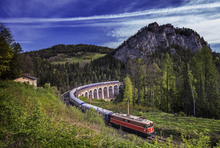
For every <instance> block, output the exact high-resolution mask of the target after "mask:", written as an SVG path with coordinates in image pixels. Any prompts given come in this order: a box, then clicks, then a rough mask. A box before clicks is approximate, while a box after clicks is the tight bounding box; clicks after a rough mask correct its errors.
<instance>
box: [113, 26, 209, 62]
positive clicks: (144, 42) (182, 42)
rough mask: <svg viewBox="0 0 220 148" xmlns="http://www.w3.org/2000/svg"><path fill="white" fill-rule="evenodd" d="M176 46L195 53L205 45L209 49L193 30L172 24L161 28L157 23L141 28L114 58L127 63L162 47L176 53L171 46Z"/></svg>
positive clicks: (118, 49) (120, 48)
mask: <svg viewBox="0 0 220 148" xmlns="http://www.w3.org/2000/svg"><path fill="white" fill-rule="evenodd" d="M175 44H178V45H179V46H181V47H183V48H189V49H190V50H192V51H193V52H196V51H197V50H198V49H199V48H200V49H201V48H202V47H203V46H204V45H206V46H208V47H209V45H208V43H207V42H206V41H205V40H204V39H203V37H200V35H199V34H198V33H197V32H195V31H193V30H192V29H188V28H174V27H173V26H172V25H171V24H166V25H161V26H159V25H158V24H157V23H156V22H155V23H151V24H149V25H148V26H145V27H143V28H141V30H139V31H138V32H137V33H136V34H135V35H134V36H131V37H130V38H129V39H128V40H126V41H124V43H122V44H121V45H120V46H119V47H118V48H117V52H116V53H115V55H114V57H115V58H116V59H119V60H120V61H122V62H124V63H125V62H126V61H127V59H128V58H139V57H140V58H143V57H145V56H147V55H148V54H151V53H152V52H155V50H159V49H160V48H161V47H163V48H170V49H171V51H173V52H175V49H174V48H172V46H171V45H175Z"/></svg>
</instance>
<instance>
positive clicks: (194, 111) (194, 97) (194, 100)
mask: <svg viewBox="0 0 220 148" xmlns="http://www.w3.org/2000/svg"><path fill="white" fill-rule="evenodd" d="M187 67H188V68H187V69H188V75H189V83H190V86H191V91H192V95H193V104H194V117H195V116H196V106H195V97H194V92H193V89H192V82H191V78H190V74H189V66H187Z"/></svg>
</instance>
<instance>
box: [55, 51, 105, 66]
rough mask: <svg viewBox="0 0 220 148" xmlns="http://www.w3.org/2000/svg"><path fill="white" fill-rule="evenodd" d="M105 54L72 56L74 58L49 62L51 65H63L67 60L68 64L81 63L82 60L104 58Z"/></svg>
mask: <svg viewBox="0 0 220 148" xmlns="http://www.w3.org/2000/svg"><path fill="white" fill-rule="evenodd" d="M105 55H106V54H102V53H89V54H86V55H83V56H80V57H79V56H74V57H69V58H65V59H63V60H61V61H53V62H51V64H58V63H60V64H65V63H66V62H67V60H68V59H69V60H70V61H71V62H70V63H78V62H79V63H81V62H82V61H83V60H89V61H91V60H95V59H98V58H100V57H103V56H105Z"/></svg>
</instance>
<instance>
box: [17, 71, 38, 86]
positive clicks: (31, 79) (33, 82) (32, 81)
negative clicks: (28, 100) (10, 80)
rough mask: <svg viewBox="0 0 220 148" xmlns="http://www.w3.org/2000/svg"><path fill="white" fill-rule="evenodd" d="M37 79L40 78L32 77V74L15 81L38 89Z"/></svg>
mask: <svg viewBox="0 0 220 148" xmlns="http://www.w3.org/2000/svg"><path fill="white" fill-rule="evenodd" d="M37 79H38V78H35V77H33V76H30V73H25V74H23V75H22V76H21V77H19V78H17V79H15V80H14V81H15V82H21V83H23V82H28V83H29V84H31V85H34V86H36V87H37Z"/></svg>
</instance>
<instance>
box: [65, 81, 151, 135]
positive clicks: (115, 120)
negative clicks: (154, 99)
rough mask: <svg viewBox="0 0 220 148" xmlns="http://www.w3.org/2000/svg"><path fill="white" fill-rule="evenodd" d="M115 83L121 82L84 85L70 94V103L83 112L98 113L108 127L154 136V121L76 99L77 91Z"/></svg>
mask: <svg viewBox="0 0 220 148" xmlns="http://www.w3.org/2000/svg"><path fill="white" fill-rule="evenodd" d="M115 82H119V81H110V82H103V83H95V84H90V85H84V86H81V87H78V88H74V89H72V90H71V91H70V92H69V96H70V103H71V104H72V105H74V106H76V107H77V108H80V109H81V110H82V112H86V111H87V110H89V109H91V108H93V109H94V110H95V111H96V112H98V113H99V114H101V115H102V116H103V119H104V122H105V124H106V125H109V126H112V127H116V128H121V129H124V130H127V131H131V132H133V133H135V134H137V135H145V136H149V135H152V134H153V133H154V123H153V122H152V121H150V120H147V119H146V118H143V117H138V116H134V115H129V114H122V113H114V112H112V111H110V110H107V109H103V108H100V107H97V106H94V105H91V104H87V103H85V102H83V101H82V100H80V99H79V98H77V97H76V91H78V90H83V89H85V88H88V87H93V86H96V85H102V84H106V83H108V84H110V83H115ZM77 89H78V90H77Z"/></svg>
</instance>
